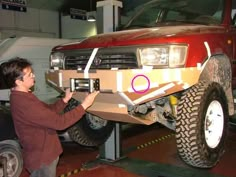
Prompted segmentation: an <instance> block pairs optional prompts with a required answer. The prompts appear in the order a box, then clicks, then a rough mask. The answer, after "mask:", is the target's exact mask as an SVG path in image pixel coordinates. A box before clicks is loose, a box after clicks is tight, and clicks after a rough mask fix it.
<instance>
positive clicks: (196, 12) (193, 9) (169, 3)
mask: <svg viewBox="0 0 236 177" xmlns="http://www.w3.org/2000/svg"><path fill="white" fill-rule="evenodd" d="M223 6H224V0H198V1H196V0H154V1H151V2H150V3H147V4H146V5H144V7H143V9H142V10H140V11H139V12H138V13H137V14H136V15H135V16H134V17H133V18H131V21H129V23H128V24H127V25H126V27H127V28H129V27H132V26H137V27H138V26H139V27H145V26H146V27H155V26H158V25H162V26H163V25H165V23H166V25H170V24H173V23H199V24H220V23H221V21H222V16H223V13H222V12H223Z"/></svg>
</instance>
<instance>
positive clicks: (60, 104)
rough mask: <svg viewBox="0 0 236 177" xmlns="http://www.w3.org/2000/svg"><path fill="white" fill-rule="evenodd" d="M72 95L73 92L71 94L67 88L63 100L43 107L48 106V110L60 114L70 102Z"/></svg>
mask: <svg viewBox="0 0 236 177" xmlns="http://www.w3.org/2000/svg"><path fill="white" fill-rule="evenodd" d="M73 94H74V92H71V91H70V89H69V88H67V89H66V90H65V96H64V98H61V99H59V100H57V101H56V102H55V103H53V104H46V103H45V106H48V108H50V109H52V110H53V111H56V112H57V113H61V112H62V110H63V109H64V108H65V107H66V105H67V103H68V102H69V101H70V99H71V98H72V95H73Z"/></svg>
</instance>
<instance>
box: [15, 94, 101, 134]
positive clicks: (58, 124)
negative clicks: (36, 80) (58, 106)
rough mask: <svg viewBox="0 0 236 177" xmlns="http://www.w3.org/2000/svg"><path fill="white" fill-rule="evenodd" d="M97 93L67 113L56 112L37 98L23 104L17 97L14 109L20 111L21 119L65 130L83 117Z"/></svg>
mask: <svg viewBox="0 0 236 177" xmlns="http://www.w3.org/2000/svg"><path fill="white" fill-rule="evenodd" d="M97 94H98V92H94V93H91V94H89V95H88V96H87V97H86V98H85V100H84V101H83V102H82V104H81V105H79V106H77V107H75V108H74V109H72V110H71V111H69V112H66V113H65V114H58V113H56V112H55V111H53V110H51V109H49V108H48V107H47V106H45V105H44V104H42V102H40V101H39V100H37V99H27V100H26V101H25V104H22V103H20V102H19V101H17V100H19V99H18V98H16V97H15V98H14V99H15V103H14V100H12V103H13V104H14V106H13V110H12V111H18V113H17V114H18V115H19V116H20V117H21V118H20V119H22V120H24V121H27V122H29V123H32V124H34V125H37V126H41V127H45V128H51V129H55V130H63V129H65V128H68V127H69V126H71V125H73V124H74V123H75V122H77V121H78V120H79V119H81V118H82V116H83V115H84V113H85V109H87V108H88V107H89V106H91V105H92V104H93V102H94V99H95V97H96V96H97ZM83 106H84V107H83ZM22 110H23V111H22ZM24 110H25V111H24ZM15 114H16V112H15Z"/></svg>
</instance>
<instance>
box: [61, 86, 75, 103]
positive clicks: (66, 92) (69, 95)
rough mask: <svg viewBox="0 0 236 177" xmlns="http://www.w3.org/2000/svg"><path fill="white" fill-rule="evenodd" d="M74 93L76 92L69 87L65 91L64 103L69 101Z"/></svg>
mask: <svg viewBox="0 0 236 177" xmlns="http://www.w3.org/2000/svg"><path fill="white" fill-rule="evenodd" d="M73 94H74V92H71V91H70V88H67V89H66V91H65V97H64V98H63V101H64V103H68V102H69V101H70V99H71V97H72V95H73Z"/></svg>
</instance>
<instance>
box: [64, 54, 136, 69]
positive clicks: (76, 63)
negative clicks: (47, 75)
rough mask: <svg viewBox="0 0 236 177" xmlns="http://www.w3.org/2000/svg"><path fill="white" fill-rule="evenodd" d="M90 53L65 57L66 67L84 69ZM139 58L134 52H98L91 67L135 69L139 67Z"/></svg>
mask: <svg viewBox="0 0 236 177" xmlns="http://www.w3.org/2000/svg"><path fill="white" fill-rule="evenodd" d="M89 57H90V55H86V54H83V55H79V56H78V55H77V56H66V57H65V65H64V66H65V69H68V70H69V69H72V70H77V69H81V70H84V69H85V67H86V64H87V63H88V61H89ZM137 67H138V64H137V59H136V55H135V54H134V53H125V54H98V55H96V56H95V58H94V60H93V63H92V65H91V67H90V69H111V68H118V69H134V68H137Z"/></svg>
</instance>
